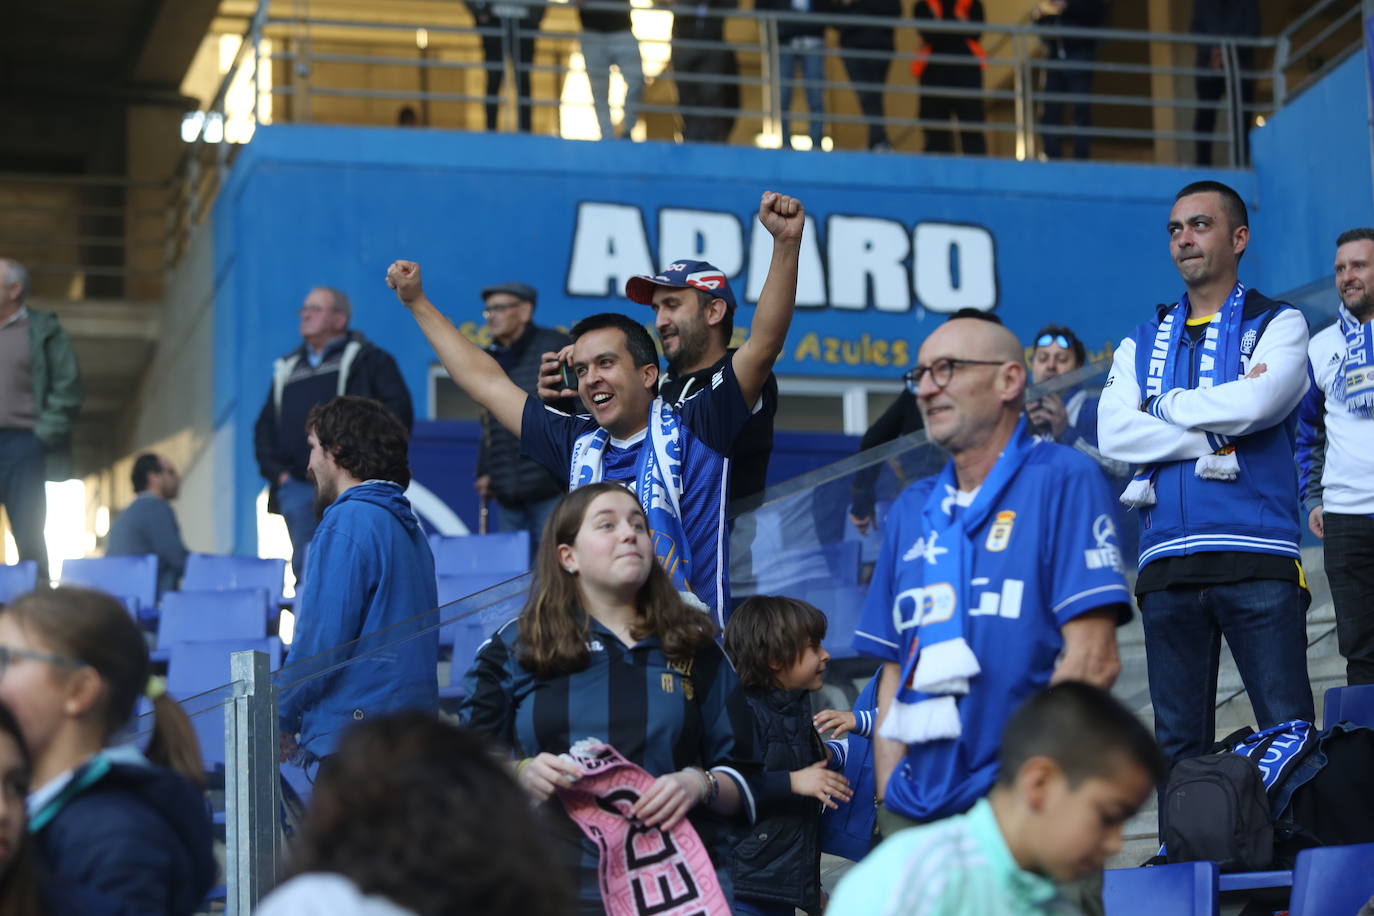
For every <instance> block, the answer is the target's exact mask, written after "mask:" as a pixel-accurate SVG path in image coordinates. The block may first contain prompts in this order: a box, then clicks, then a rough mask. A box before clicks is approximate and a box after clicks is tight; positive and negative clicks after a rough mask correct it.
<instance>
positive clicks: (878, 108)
mask: <svg viewBox="0 0 1374 916" xmlns="http://www.w3.org/2000/svg"><path fill="white" fill-rule="evenodd" d="M853 50H855V51H860V52H864V53H868V52H872V51H880V50H883V49H881V48H854V49H853ZM890 55H891V49H890V48H889V49H887V51H886V54H885V55H884V56H883V57H851V56H850V55H848V54H846V55H845V56H844V72H845V73H848V74H849V81H850V82H851V83H853V84H854V94H855V95H857V96H858V97H859V110H860V111H862V112H863V114H864V117H865V118H868V148H869V149H873V148H874V147H875V146H878V145H879V144H883V145H886V144H887V142H888V141H887V127H886V126H885V125H884V123H883V117H884V115H883V90H884V89H885V88H886V86H887V68H888V66H889V65H890V64H891V63H892V58H891V56H890Z"/></svg>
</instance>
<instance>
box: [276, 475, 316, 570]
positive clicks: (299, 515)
mask: <svg viewBox="0 0 1374 916" xmlns="http://www.w3.org/2000/svg"><path fill="white" fill-rule="evenodd" d="M277 508H279V509H280V510H281V515H282V518H284V519H286V533H287V534H288V535H290V536H291V572H292V573H293V574H294V575H295V577H296V587H297V589H298V590H299V588H300V583H301V574H302V573H303V572H304V571H305V548H306V545H308V544H309V543H310V539H311V538H312V537H314V536H315V526H316V525H317V524H319V519H318V518H317V517H316V516H315V485H314V484H312V483H309V482H308V481H304V480H297V479H296V478H295V477H288V478H287V479H286V483H284V484H282V485H281V486H279V487H277Z"/></svg>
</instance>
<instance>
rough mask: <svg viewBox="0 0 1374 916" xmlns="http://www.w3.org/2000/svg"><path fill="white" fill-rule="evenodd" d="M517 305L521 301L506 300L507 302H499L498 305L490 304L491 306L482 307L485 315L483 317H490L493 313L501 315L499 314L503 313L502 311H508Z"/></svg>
mask: <svg viewBox="0 0 1374 916" xmlns="http://www.w3.org/2000/svg"><path fill="white" fill-rule="evenodd" d="M517 305H520V303H519V302H505V303H501V302H498V303H497V304H496V305H489V306H487V307H486V308H484V309H482V317H483V318H490V317H491V316H492V315H499V314H501V313H502V312H508V311H510V310H511V309H513V308H515V307H516V306H517Z"/></svg>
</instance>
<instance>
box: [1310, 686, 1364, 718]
mask: <svg viewBox="0 0 1374 916" xmlns="http://www.w3.org/2000/svg"><path fill="white" fill-rule="evenodd" d="M1337 722H1354V723H1355V724H1356V725H1364V726H1368V727H1369V728H1374V684H1357V685H1356V686H1354V687H1331V688H1329V689H1328V690H1327V691H1326V695H1325V697H1324V699H1323V701H1322V726H1323V727H1325V728H1330V727H1331V726H1333V725H1335V724H1336V723H1337Z"/></svg>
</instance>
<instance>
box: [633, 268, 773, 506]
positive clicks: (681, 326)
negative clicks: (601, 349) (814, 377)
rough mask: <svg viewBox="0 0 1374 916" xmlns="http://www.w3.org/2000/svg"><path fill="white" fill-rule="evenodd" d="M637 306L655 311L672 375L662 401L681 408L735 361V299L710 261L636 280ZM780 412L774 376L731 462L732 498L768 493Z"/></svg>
mask: <svg viewBox="0 0 1374 916" xmlns="http://www.w3.org/2000/svg"><path fill="white" fill-rule="evenodd" d="M625 296H626V297H627V298H628V299H629V300H630V301H631V302H638V303H639V304H640V305H647V306H650V307H651V308H653V310H654V330H655V331H657V332H658V339H659V343H660V344H661V345H662V347H663V355H664V356H666V357H667V358H668V371H667V372H665V373H664V374H663V376H662V377H661V378H660V379H659V383H658V396H659V397H661V398H663V400H665V401H667V402H668V403H669V404H672V405H674V406H676V407H681V406H682V404H683V402H684V401H686V400H687V399H688V398H690V397H691V396H692V395H693V394H695V393H696V392H698V391H700V390H701V389H702V388H703V387H704V386H707V385H709V384H710V383H711V379H712V378H713V377H714V376H715V374H716V373H717V372H719V371H720V370H721V369H722V368H723V367H724V365H725V363H726V361H727V360H729V359H731V358H732V357H733V355H734V353H735V351H734V350H733V349H730V338H731V337H732V336H733V334H734V329H735V307H736V302H735V293H734V290H732V289H731V288H730V281H729V280H728V279H726V276H725V274H724V273H722V272H721V271H720V269H719V268H717V267H715V266H713V265H711V264H708V263H706V262H705V261H677V262H674V263H673V264H669V265H668V266H667V267H666V268H664V270H663V272H662V273H659V274H656V275H654V276H652V277H650V276H636V277H631V278H630V279H629V281H627V282H626V284H625ZM777 412H778V380H777V379H776V378H774V376H773V374H772V373H771V372H770V373H768V380H767V381H766V382H765V383H764V386H763V393H762V396H761V397H760V398H759V402H758V403H757V404H756V405H754V413H753V415H752V416H751V417H750V418H749V421H748V422H747V423H745V424H744V426H743V427H742V428H741V429H740V431H739V435H738V436H737V437H736V438H735V447H734V451H733V452H732V454H731V456H730V498H731V499H739V498H741V497H744V496H752V495H754V494H755V493H759V492H761V491H762V490H763V487H764V481H765V478H766V477H767V475H768V457H769V456H770V455H771V454H772V452H773V416H774V415H775V414H776V413H777Z"/></svg>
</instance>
